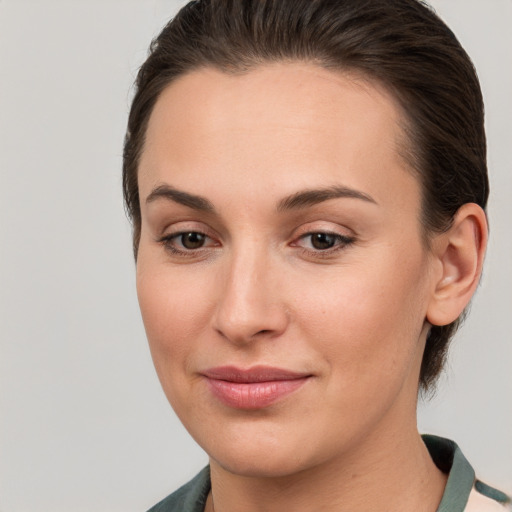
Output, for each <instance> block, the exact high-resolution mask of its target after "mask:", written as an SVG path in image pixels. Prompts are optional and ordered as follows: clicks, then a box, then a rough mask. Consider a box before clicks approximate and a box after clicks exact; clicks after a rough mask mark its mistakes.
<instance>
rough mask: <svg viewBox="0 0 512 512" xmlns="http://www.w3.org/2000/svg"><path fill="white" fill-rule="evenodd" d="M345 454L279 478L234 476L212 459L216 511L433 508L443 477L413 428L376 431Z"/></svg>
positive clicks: (423, 511)
mask: <svg viewBox="0 0 512 512" xmlns="http://www.w3.org/2000/svg"><path fill="white" fill-rule="evenodd" d="M372 437H373V439H366V440H365V443H364V446H359V447H357V448H355V449H354V450H352V451H351V453H347V454H344V456H343V458H342V459H341V460H338V459H336V460H332V461H328V462H326V463H324V464H321V465H318V466H315V467H313V468H310V469H308V470H304V471H301V472H299V473H297V474H293V475H290V476H284V477H279V478H259V477H246V476H241V475H236V474H233V473H230V472H229V471H226V470H225V469H223V468H222V467H220V466H219V465H218V464H216V463H215V461H211V478H212V493H211V495H210V497H209V500H208V503H207V508H206V511H210V512H211V511H213V510H214V512H236V511H239V510H244V511H245V512H274V511H276V512H277V511H282V510H293V511H294V512H314V511H317V510H323V511H325V512H331V511H332V512H348V511H350V512H367V511H368V510H382V509H383V505H384V504H385V508H386V509H388V510H393V511H395V512H402V511H404V512H405V511H410V510H415V511H418V512H435V511H436V510H437V506H438V505H439V502H440V501H441V498H442V494H443V490H444V487H445V485H446V475H444V474H443V473H441V472H440V471H439V470H438V469H437V467H436V466H435V464H434V463H433V461H432V459H431V457H430V455H429V453H428V450H427V448H426V446H425V444H424V443H423V441H422V439H421V437H420V436H419V434H418V432H417V429H416V426H415V425H414V428H412V429H409V431H408V433H407V434H406V435H404V433H403V431H402V432H400V434H399V435H396V433H393V432H390V433H389V434H388V435H384V436H383V433H382V432H380V433H378V435H376V436H372Z"/></svg>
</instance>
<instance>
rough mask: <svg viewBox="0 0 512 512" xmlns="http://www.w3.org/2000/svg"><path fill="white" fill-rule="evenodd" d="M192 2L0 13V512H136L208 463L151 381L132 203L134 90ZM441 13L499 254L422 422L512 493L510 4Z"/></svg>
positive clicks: (457, 4) (122, 0)
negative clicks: (124, 164)
mask: <svg viewBox="0 0 512 512" xmlns="http://www.w3.org/2000/svg"><path fill="white" fill-rule="evenodd" d="M182 4H183V2H173V1H171V0H168V1H164V0H118V1H114V0H101V1H100V0H88V1H85V0H84V1H78V0H67V1H64V0H62V1H57V0H34V1H28V0H0V173H1V181H0V324H1V325H0V337H1V344H0V511H1V512H40V511H42V512H46V511H52V512H64V511H72V512H82V511H83V512H118V511H119V512H121V511H123V512H132V511H133V512H142V511H144V510H146V509H147V508H149V506H150V505H152V504H153V503H155V502H156V501H158V500H159V499H161V498H162V497H163V496H165V495H166V494H168V493H169V492H171V491H172V490H174V489H175V488H176V487H177V486H178V485H179V484H181V483H183V482H185V481H186V480H188V479H189V478H190V477H192V476H193V475H194V474H195V473H196V472H197V471H198V470H199V469H200V468H201V467H202V466H203V465H204V464H205V463H206V462H207V458H206V455H205V454H204V453H203V452H202V451H201V450H200V449H199V448H198V447H197V446H195V444H194V443H193V441H192V440H191V439H190V438H189V436H188V434H187V433H186V432H185V431H184V429H183V428H182V427H181V425H180V424H179V422H178V420H177V419H176V418H175V417H174V414H173V413H172V411H171V409H170V407H169V406H168V404H167V402H166V400H165V398H164V395H163V393H162V391H161V390H160V386H159V383H158V381H157V378H156V376H155V373H154V370H153V367H152V363H151V359H150V356H149V351H148V349H147V346H146V340H145V335H144V331H143V327H142V323H141V319H140V316H139V312H138V306H137V301H136V295H135V288H134V263H133V260H132V254H131V241H130V228H129V225H128V222H127V220H126V218H125V215H124V211H123V204H122V197H121V177H120V176H121V152H122V141H123V135H124V129H125V123H126V117H127V111H128V108H129V103H130V98H131V94H132V92H133V90H132V88H131V84H132V82H133V79H134V77H135V73H136V70H137V68H138V66H139V65H140V64H141V63H142V61H143V59H144V57H145V55H146V49H147V47H148V44H149V42H150V40H151V38H152V37H153V36H155V35H156V34H157V33H158V31H159V29H160V28H161V27H162V26H163V25H164V24H165V22H166V21H167V20H168V18H169V17H170V16H171V15H172V14H173V13H174V12H175V11H176V9H177V7H178V6H179V5H182ZM433 4H434V6H435V7H436V9H437V11H438V12H439V13H440V14H441V16H442V17H443V18H444V19H445V20H447V22H448V24H449V25H450V26H451V27H452V29H453V30H454V32H455V33H456V34H457V36H458V37H459V38H460V40H461V42H462V43H463V45H464V46H465V47H466V49H467V50H468V52H469V54H470V55H471V56H472V58H473V60H474V62H475V65H476V67H477V69H478V71H479V75H480V78H481V82H482V86H483V90H484V95H485V100H486V107H487V133H488V140H489V169H490V177H491V186H492V195H491V202H490V208H489V218H490V224H491V241H490V246H489V251H488V256H487V262H486V270H485V275H484V277H483V281H482V284H481V287H480V289H479V291H478V293H477V296H476V298H475V300H474V304H473V311H472V314H471V315H470V318H469V320H468V321H467V323H466V324H465V327H464V328H463V329H462V331H461V332H460V333H459V334H458V335H457V337H456V340H455V341H454V343H453V348H452V351H451V356H450V364H449V366H448V368H447V372H446V374H445V376H444V377H443V378H442V380H441V382H440V388H439V391H438V393H437V396H436V397H434V398H433V399H432V400H430V401H429V402H427V403H426V404H423V405H421V406H420V410H419V418H420V420H419V424H420V430H421V431H423V432H431V433H436V434H441V435H444V436H447V437H450V438H453V439H455V440H456V441H457V442H458V443H459V445H460V446H461V447H462V449H463V451H464V453H465V454H466V456H467V457H468V458H469V460H470V461H472V463H473V465H474V466H475V468H476V469H477V473H478V475H479V476H480V477H481V478H482V479H484V480H486V481H488V482H490V483H493V484H494V485H496V486H498V487H501V488H502V489H503V490H506V491H508V492H512V375H511V361H512V335H511V333H510V330H509V321H510V318H511V316H512V234H511V225H512V201H511V197H512V172H511V169H512V165H511V164H512V157H511V155H512V152H511V149H512V130H511V119H512V100H511V93H512V65H511V64H512V60H511V54H512V35H511V34H512V32H511V30H510V26H511V25H512V1H511V0H486V1H483V0H436V1H434V2H433Z"/></svg>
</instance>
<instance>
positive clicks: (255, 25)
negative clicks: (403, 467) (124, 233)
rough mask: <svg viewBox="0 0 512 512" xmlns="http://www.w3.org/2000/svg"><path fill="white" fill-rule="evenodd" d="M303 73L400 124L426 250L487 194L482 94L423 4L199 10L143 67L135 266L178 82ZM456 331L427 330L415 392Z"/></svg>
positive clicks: (216, 0) (248, 2)
mask: <svg viewBox="0 0 512 512" xmlns="http://www.w3.org/2000/svg"><path fill="white" fill-rule="evenodd" d="M286 61H303V62H310V63H314V64H317V65H319V66H322V67H324V68H327V69H331V70H333V71H336V70H340V71H352V72H356V73H358V74H360V75H362V76H363V77H367V78H368V79H370V80H376V81H378V82H380V83H381V84H383V85H384V86H385V87H387V89H388V90H389V91H390V92H391V93H392V94H393V96H394V97H395V98H396V100H398V102H399V104H400V105H401V107H402V110H403V113H404V126H403V129H404V134H405V139H406V147H405V148H404V151H403V153H404V155H403V156H404V157H405V158H406V160H407V162H408V163H409V166H410V167H411V169H412V171H413V172H414V173H415V174H416V175H417V177H418V179H419V182H420V184H421V187H422V223H423V228H424V233H425V235H426V240H427V243H428V236H429V235H432V234H433V233H439V232H442V231H444V230H446V229H448V228H449V227H450V225H451V222H452V220H453V217H454V215H455V213H456V212H457V210H458V209H459V208H460V207H461V206H462V205H463V204H465V203H476V204H478V205H480V206H481V207H482V208H484V209H485V206H486V203H487V198H488V194H489V185H488V178H487V164H486V142H485V131H484V109H483V101H482V93H481V90H480V85H479V82H478V78H477V76H476V72H475V69H474V67H473V65H472V63H471V60H470V58H469V57H468V55H467V54H466V52H465V51H464V49H463V48H462V47H461V45H460V43H459V42H458V41H457V39H456V37H455V36H454V34H453V33H452V32H451V30H450V29H449V28H448V27H447V26H446V25H445V24H444V22H443V21H442V20H441V19H440V18H439V17H437V15H436V14H435V13H434V12H433V11H432V9H431V8H430V7H429V6H428V5H426V4H425V3H424V2H422V1H420V0H196V1H192V2H189V3H188V4H187V5H186V6H185V7H183V8H182V9H181V10H180V11H179V12H178V14H177V15H176V16H175V17H174V18H173V19H172V20H171V21H170V22H169V23H168V24H167V25H166V26H165V27H164V29H163V30H162V32H161V33H160V34H159V35H158V36H157V37H156V39H154V40H153V42H152V43H151V46H150V51H149V56H148V58H147V60H146V61H145V62H144V64H143V65H142V66H141V68H140V70H139V73H138V75H137V80H136V84H135V85H136V89H135V95H134V98H133V102H132V106H131V111H130V115H129V120H128V129H127V133H126V138H125V145H124V154H123V191H124V199H125V204H126V208H127V211H128V214H129V217H130V219H131V220H132V223H133V247H134V252H135V257H136V255H137V250H138V244H139V239H140V229H141V213H140V203H139V190H138V183H137V169H138V164H139V159H140V155H141V153H142V151H143V148H144V140H145V133H146V128H147V125H148V121H149V118H150V115H151V112H152V110H153V107H154V105H155V103H156V101H157V99H158V97H159V95H160V93H161V92H162V91H163V90H164V89H165V88H166V87H167V86H168V85H169V84H171V83H172V82H173V81H174V80H175V79H176V78H178V77H179V76H181V75H184V74H185V73H189V72H191V71H193V70H195V69H199V68H204V67H212V68H215V69H218V70H221V71H223V72H225V73H245V72H248V71H250V70H251V69H253V68H255V67H256V66H258V65H261V64H264V63H272V62H286ZM459 323H460V319H459V320H457V321H456V322H453V323H452V324H449V325H446V326H432V328H431V330H430V333H429V336H428V339H427V345H426V348H425V353H424V356H423V362H422V368H421V376H420V386H421V388H422V389H423V390H424V391H426V390H427V389H429V388H430V387H432V385H433V384H434V383H435V381H436V378H437V377H438V375H439V373H440V372H441V370H442V368H443V364H444V361H445V358H446V352H447V347H448V342H449V340H450V338H451V337H452V335H453V334H454V333H455V331H456V329H457V327H458V325H459Z"/></svg>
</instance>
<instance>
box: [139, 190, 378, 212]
mask: <svg viewBox="0 0 512 512" xmlns="http://www.w3.org/2000/svg"><path fill="white" fill-rule="evenodd" d="M340 198H349V199H360V200H362V201H366V202H368V203H373V204H377V201H375V199H373V198H372V197H371V196H370V195H368V194H365V193H364V192H361V191H359V190H356V189H353V188H350V187H345V186H332V187H327V188H318V189H307V190H301V191H299V192H296V193H294V194H292V195H290V196H287V197H285V198H283V199H281V200H280V201H279V203H278V204H277V208H276V209H277V211H278V212H283V211H287V210H300V209H302V208H307V207H309V206H314V205H316V204H319V203H323V202H324V201H329V200H330V199H340ZM158 199H166V200H169V201H173V202H175V203H178V204H182V205H183V206H186V207H188V208H192V209H194V210H198V211H202V212H208V213H215V207H214V206H213V204H212V203H211V202H210V201H209V200H208V199H206V198H205V197H202V196H199V195H196V194H190V193H188V192H184V191H183V190H178V189H176V188H174V187H171V186H170V185H159V186H157V187H156V188H154V189H153V190H152V191H151V193H150V194H149V195H148V197H147V198H146V204H149V203H152V202H154V201H156V200H158Z"/></svg>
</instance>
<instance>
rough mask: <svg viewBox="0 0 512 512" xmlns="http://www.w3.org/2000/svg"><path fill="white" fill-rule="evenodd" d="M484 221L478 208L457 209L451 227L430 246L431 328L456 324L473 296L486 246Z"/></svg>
mask: <svg viewBox="0 0 512 512" xmlns="http://www.w3.org/2000/svg"><path fill="white" fill-rule="evenodd" d="M487 235H488V227H487V218H486V216H485V212H484V211H483V210H482V208H481V207H480V206H478V205H477V204H474V203H467V204H465V205H463V206H461V207H460V209H459V210H458V212H457V214H456V215H455V218H454V221H453V224H452V226H451V227H450V229H449V230H448V231H446V232H445V233H441V234H440V235H438V236H437V237H436V238H435V239H434V241H433V243H432V246H433V247H432V250H433V253H434V255H433V256H434V258H435V263H436V268H437V270H438V272H436V273H435V276H434V283H433V292H432V296H431V300H430V302H429V306H428V310H427V320H428V322H430V324H432V325H448V324H449V323H451V322H453V321H455V320H456V319H457V318H458V317H459V315H460V314H461V313H462V311H463V310H464V308H465V307H466V306H467V305H468V303H469V301H470V300H471V297H472V296H473V294H474V293H475V290H476V287H477V286H478V282H479V280H480V275H481V273H482V266H483V261H484V256H485V248H486V245H487Z"/></svg>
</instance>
